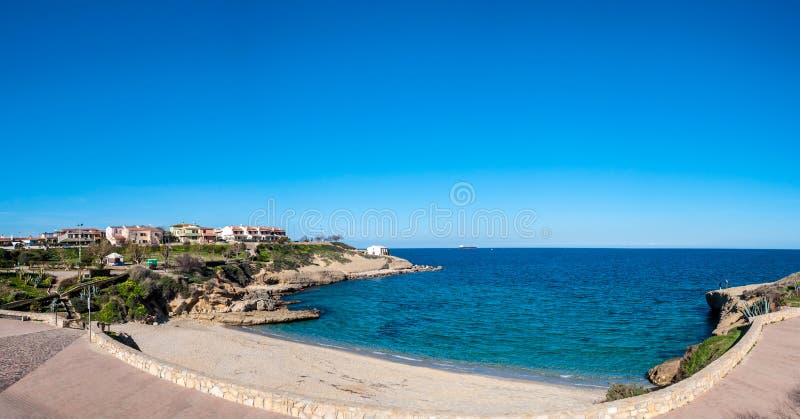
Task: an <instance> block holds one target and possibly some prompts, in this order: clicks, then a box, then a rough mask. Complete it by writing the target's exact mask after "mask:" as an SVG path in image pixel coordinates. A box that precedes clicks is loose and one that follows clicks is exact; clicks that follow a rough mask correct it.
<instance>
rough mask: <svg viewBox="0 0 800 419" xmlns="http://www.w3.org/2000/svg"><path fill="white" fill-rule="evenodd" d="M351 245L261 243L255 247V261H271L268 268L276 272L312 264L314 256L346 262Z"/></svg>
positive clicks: (328, 260)
mask: <svg viewBox="0 0 800 419" xmlns="http://www.w3.org/2000/svg"><path fill="white" fill-rule="evenodd" d="M350 249H352V247H350V246H347V245H345V244H343V243H330V244H327V243H326V244H303V243H262V244H259V245H258V247H256V258H255V260H256V261H259V262H267V263H271V265H270V266H269V269H270V270H272V271H274V272H277V271H284V270H297V269H299V268H302V267H304V266H309V265H312V264H314V260H315V257H318V258H319V259H321V260H322V261H323V262H326V263H330V262H339V263H347V262H349V261H350V259H348V258H347V257H346V256H345V255H346V253H347V251H349V250H350Z"/></svg>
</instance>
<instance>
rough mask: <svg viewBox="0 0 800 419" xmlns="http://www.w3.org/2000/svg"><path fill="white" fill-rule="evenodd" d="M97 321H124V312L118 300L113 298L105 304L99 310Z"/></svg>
mask: <svg viewBox="0 0 800 419" xmlns="http://www.w3.org/2000/svg"><path fill="white" fill-rule="evenodd" d="M97 321H99V322H103V323H116V322H119V321H122V312H121V311H120V309H119V306H118V305H117V302H116V301H114V300H111V301H109V302H107V303H105V304H104V305H103V308H102V309H100V311H99V312H97Z"/></svg>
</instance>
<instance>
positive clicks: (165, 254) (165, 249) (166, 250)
mask: <svg viewBox="0 0 800 419" xmlns="http://www.w3.org/2000/svg"><path fill="white" fill-rule="evenodd" d="M171 253H172V247H170V246H169V245H167V244H162V245H161V257H162V258H164V267H168V266H169V255H170V254H171Z"/></svg>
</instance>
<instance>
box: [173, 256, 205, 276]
mask: <svg viewBox="0 0 800 419" xmlns="http://www.w3.org/2000/svg"><path fill="white" fill-rule="evenodd" d="M205 266H206V264H205V262H203V261H202V260H201V259H199V258H196V257H194V256H191V255H189V254H186V253H184V254H181V255H178V256H176V257H175V267H176V269H177V270H178V272H180V273H184V274H191V273H197V272H201V271H202V270H203V268H204V267H205Z"/></svg>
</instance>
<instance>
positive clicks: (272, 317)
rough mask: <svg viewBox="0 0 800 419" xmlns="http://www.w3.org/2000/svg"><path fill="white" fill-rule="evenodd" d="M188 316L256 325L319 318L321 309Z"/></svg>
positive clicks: (233, 324) (232, 324)
mask: <svg viewBox="0 0 800 419" xmlns="http://www.w3.org/2000/svg"><path fill="white" fill-rule="evenodd" d="M186 317H189V318H192V319H196V320H206V321H212V322H216V323H221V324H224V325H226V326H254V325H259V324H272V323H287V322H294V321H300V320H310V319H317V318H319V310H289V309H288V308H286V307H282V308H280V309H278V310H274V311H248V312H228V313H218V312H210V313H191V314H189V315H188V316H186Z"/></svg>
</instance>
